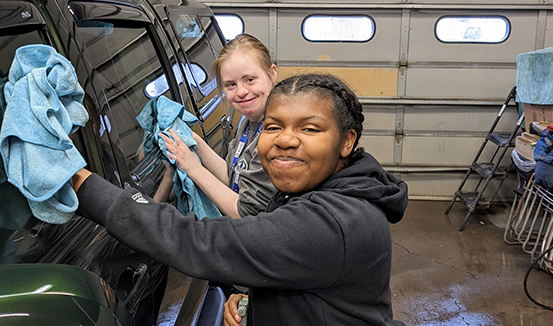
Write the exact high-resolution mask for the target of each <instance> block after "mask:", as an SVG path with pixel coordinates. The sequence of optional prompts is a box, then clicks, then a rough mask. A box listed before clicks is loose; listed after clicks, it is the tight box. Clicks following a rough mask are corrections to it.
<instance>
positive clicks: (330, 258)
mask: <svg viewBox="0 0 553 326" xmlns="http://www.w3.org/2000/svg"><path fill="white" fill-rule="evenodd" d="M77 195H78V197H79V202H80V207H79V210H78V213H79V214H82V215H83V216H84V217H87V218H89V219H91V220H93V221H95V222H97V223H99V224H101V225H103V226H105V227H106V229H107V231H108V232H109V233H110V234H111V235H113V236H114V237H115V238H117V239H118V240H120V241H121V242H123V243H125V244H127V245H128V246H130V247H132V248H134V249H136V250H139V251H142V252H144V253H146V254H148V255H149V256H150V257H152V258H155V259H156V260H158V261H160V262H162V263H164V264H167V265H168V266H170V267H172V268H174V269H176V270H178V271H180V272H183V273H184V274H187V275H190V276H192V277H196V278H201V279H208V280H212V281H217V282H223V283H230V284H237V285H243V286H249V287H279V288H282V289H286V288H290V289H296V290H297V289H307V288H314V287H323V286H329V285H331V284H332V283H334V282H335V281H336V279H337V278H338V276H339V274H340V271H341V268H342V266H343V261H344V241H343V238H342V232H341V229H340V226H339V225H338V224H337V222H336V221H335V220H334V219H333V218H332V216H330V214H329V213H328V212H327V210H326V209H325V208H324V207H323V206H322V205H319V204H316V203H313V202H311V201H309V200H302V199H299V200H295V201H292V202H290V203H289V204H287V205H285V206H283V207H281V208H278V209H277V210H275V211H273V212H271V213H262V214H260V215H258V216H247V217H244V218H242V219H233V220H231V219H228V218H226V217H223V218H214V219H209V218H206V219H202V220H200V221H199V220H197V219H196V217H195V215H194V214H192V213H190V214H187V215H182V214H180V213H179V212H178V211H177V210H176V209H175V208H174V207H173V206H172V205H169V204H157V203H155V202H154V201H153V200H151V199H150V198H147V197H144V196H142V194H141V193H140V192H138V191H137V190H136V189H133V188H129V189H125V190H123V189H120V188H118V187H116V186H114V185H112V184H111V183H109V182H107V181H105V180H103V179H102V178H101V177H99V176H97V175H92V176H90V177H89V178H88V179H87V180H86V181H85V182H84V183H83V185H82V186H81V188H80V189H79V191H78V193H77ZM314 273H316V274H315V275H314Z"/></svg>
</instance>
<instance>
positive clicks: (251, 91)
mask: <svg viewBox="0 0 553 326" xmlns="http://www.w3.org/2000/svg"><path fill="white" fill-rule="evenodd" d="M276 76H277V70H276V66H275V65H272V66H271V69H270V76H269V75H268V74H267V72H266V71H265V70H263V69H262V68H261V66H260V65H259V60H258V59H257V58H256V57H255V56H253V55H252V54H251V53H249V52H248V51H236V52H234V53H233V54H231V55H230V56H229V57H228V59H226V60H225V61H224V62H223V63H222V64H221V81H222V85H223V91H224V92H225V96H226V97H227V99H228V101H229V102H230V105H231V106H232V107H233V108H234V109H235V110H236V111H238V112H240V113H241V114H242V115H244V116H246V118H248V120H250V121H251V122H259V121H261V119H262V118H263V115H264V109H265V102H266V101H267V97H268V96H269V93H270V92H271V89H272V88H273V85H274V82H275V81H276Z"/></svg>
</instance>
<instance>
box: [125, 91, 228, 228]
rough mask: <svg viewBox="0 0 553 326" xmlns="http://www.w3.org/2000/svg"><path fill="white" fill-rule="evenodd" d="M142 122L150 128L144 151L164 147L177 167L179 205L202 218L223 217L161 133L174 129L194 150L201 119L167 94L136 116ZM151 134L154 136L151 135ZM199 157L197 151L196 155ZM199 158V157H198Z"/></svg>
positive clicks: (155, 99)
mask: <svg viewBox="0 0 553 326" xmlns="http://www.w3.org/2000/svg"><path fill="white" fill-rule="evenodd" d="M136 120H137V121H138V124H140V126H141V127H142V128H143V129H144V130H145V131H146V132H147V133H146V134H145V136H144V152H145V153H148V152H150V151H152V150H158V148H159V149H161V152H162V153H163V154H164V155H165V157H166V158H167V160H168V161H169V163H171V165H172V166H173V170H174V171H175V172H174V174H173V189H174V190H175V196H176V198H177V199H176V203H175V206H176V207H177V209H178V210H179V212H181V213H182V214H186V213H188V212H194V213H195V214H196V216H198V218H199V219H202V218H204V217H219V216H221V212H219V209H217V207H216V206H215V205H214V204H213V202H211V200H210V199H209V198H208V197H207V196H206V195H205V194H204V193H203V191H202V190H201V189H199V188H197V187H196V185H195V184H194V182H193V181H192V180H191V179H190V178H189V177H188V176H187V175H186V172H184V171H183V170H181V169H179V168H178V166H177V165H176V164H175V160H173V159H171V158H169V156H167V148H166V147H165V140H163V138H162V137H160V136H159V133H163V134H165V135H167V136H168V137H169V138H171V139H173V136H172V135H171V134H170V133H169V129H172V130H173V131H174V132H175V133H176V134H177V135H178V136H179V137H180V138H181V139H182V141H183V142H184V143H185V144H186V145H187V146H188V147H189V148H190V150H192V151H194V152H195V150H196V148H197V145H198V144H197V143H196V141H195V140H194V137H193V136H192V130H191V129H190V127H191V126H193V125H194V124H196V123H197V122H198V119H196V117H195V116H194V115H192V114H191V113H189V112H188V111H186V110H184V107H183V105H182V104H179V103H177V102H174V101H171V100H170V99H168V98H167V97H165V96H160V97H158V98H154V99H151V100H150V101H149V102H148V103H147V104H146V105H145V106H144V108H143V109H142V111H141V112H140V114H139V115H138V116H137V117H136ZM148 135H151V137H148ZM196 157H197V155H196ZM198 161H199V158H198Z"/></svg>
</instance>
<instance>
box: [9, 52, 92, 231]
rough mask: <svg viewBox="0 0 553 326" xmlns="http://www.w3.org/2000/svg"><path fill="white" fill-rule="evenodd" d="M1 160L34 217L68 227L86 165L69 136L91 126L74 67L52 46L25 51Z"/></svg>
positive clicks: (12, 81)
mask: <svg viewBox="0 0 553 326" xmlns="http://www.w3.org/2000/svg"><path fill="white" fill-rule="evenodd" d="M4 97H5V100H6V103H7V107H6V112H5V114H4V120H3V122H2V131H1V132H0V154H1V155H2V159H3V160H4V165H5V172H6V176H7V177H8V181H9V182H10V183H11V184H13V185H14V186H16V187H17V189H19V191H20V192H21V193H22V194H23V195H24V196H25V197H26V198H27V200H28V202H29V206H30V208H31V211H32V212H33V214H34V215H35V216H36V217H37V218H38V219H40V220H42V221H45V222H48V223H65V222H67V221H68V220H69V219H70V218H71V217H72V216H73V213H74V212H75V211H76V210H77V207H78V200H77V196H76V195H75V192H74V191H73V189H72V187H71V177H72V176H73V175H74V174H75V173H76V172H77V171H79V170H80V169H81V168H83V167H84V166H85V165H86V163H85V161H84V159H83V158H82V156H81V154H80V153H79V152H78V150H77V149H76V148H75V146H74V144H73V142H72V141H71V139H70V138H69V135H70V134H71V133H73V132H75V131H76V130H77V129H78V128H79V127H82V126H84V125H85V123H86V122H87V121H88V113H87V112H86V110H85V108H84V107H83V106H82V104H81V103H82V100H83V97H84V91H83V89H82V88H81V86H80V85H79V83H78V80H77V75H76V74H75V70H74V68H73V66H72V65H71V63H70V62H69V61H68V60H67V59H65V58H64V57H63V56H61V55H60V54H58V53H57V52H56V50H55V49H54V48H52V47H50V46H47V45H41V44H33V45H27V46H23V47H20V48H19V49H17V51H16V52H15V57H14V60H13V63H12V66H11V68H10V71H9V74H8V83H7V84H6V85H5V87H4Z"/></svg>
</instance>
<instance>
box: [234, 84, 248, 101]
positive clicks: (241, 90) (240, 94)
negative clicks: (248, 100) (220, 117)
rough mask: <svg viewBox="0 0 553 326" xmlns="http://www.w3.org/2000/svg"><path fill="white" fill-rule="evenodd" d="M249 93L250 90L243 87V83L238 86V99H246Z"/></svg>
mask: <svg viewBox="0 0 553 326" xmlns="http://www.w3.org/2000/svg"><path fill="white" fill-rule="evenodd" d="M249 92H250V91H249V90H248V88H247V87H245V86H244V85H242V84H241V83H239V84H237V85H236V95H238V97H240V98H243V97H246V95H248V93H249Z"/></svg>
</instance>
